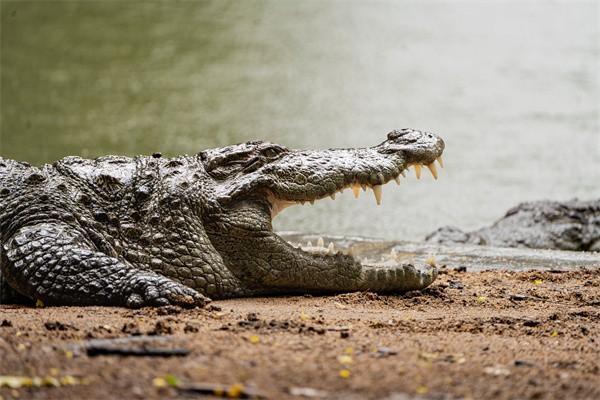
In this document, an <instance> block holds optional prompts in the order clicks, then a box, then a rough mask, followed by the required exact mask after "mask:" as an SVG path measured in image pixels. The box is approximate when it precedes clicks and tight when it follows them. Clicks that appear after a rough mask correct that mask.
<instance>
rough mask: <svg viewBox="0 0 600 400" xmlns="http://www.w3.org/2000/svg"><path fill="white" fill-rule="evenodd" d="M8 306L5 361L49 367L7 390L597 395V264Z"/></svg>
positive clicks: (0, 371) (17, 371)
mask: <svg viewBox="0 0 600 400" xmlns="http://www.w3.org/2000/svg"><path fill="white" fill-rule="evenodd" d="M0 307H1V308H0V360H1V361H0V375H18V376H24V377H39V380H34V381H32V382H30V383H28V382H25V383H26V384H27V385H33V387H20V388H9V387H2V388H0V396H2V397H3V398H4V399H12V398H20V399H23V398H33V399H42V398H44V399H45V398H62V399H75V398H140V399H142V398H161V397H162V398H164V397H175V396H181V397H184V396H185V397H186V398H187V397H190V398H200V397H201V396H203V395H204V394H203V393H206V390H208V391H209V392H210V391H211V390H213V389H216V390H219V389H221V390H222V392H223V393H225V394H227V393H229V394H231V395H243V394H250V395H255V396H257V395H260V396H263V397H265V398H270V399H281V398H302V396H305V398H311V397H312V398H331V399H342V398H343V399H348V398H350V399H352V398H356V399H362V398H373V399H375V398H378V399H379V398H387V399H411V398H423V399H458V398H473V399H477V398H497V399H510V398H531V399H540V398H543V399H546V398H548V399H550V398H556V399H559V398H560V399H562V398H582V399H583V398H588V399H591V398H598V397H599V396H600V389H598V388H599V387H600V385H599V383H600V366H599V361H598V360H599V359H600V350H599V348H600V346H599V343H600V342H599V341H600V334H599V332H600V276H599V274H598V273H597V272H594V271H580V272H558V271H555V272H536V271H530V272H505V271H487V272H473V273H471V272H467V273H464V272H458V271H455V270H443V273H442V274H441V276H440V278H439V279H438V281H436V283H435V284H434V285H433V286H432V287H430V288H429V289H427V290H425V291H424V292H422V293H408V294H405V295H402V296H379V295H376V294H372V293H355V294H342V295H338V296H331V297H303V296H295V297H277V298H250V299H236V300H229V301H219V302H215V303H213V304H212V305H211V306H210V307H209V308H207V309H197V310H180V309H178V308H171V307H170V308H162V309H142V310H127V309H120V308H100V307H88V308H79V307H60V308H38V309H35V308H24V307H17V306H7V305H4V306H0ZM106 339H109V340H106ZM112 339H118V340H116V341H115V340H112ZM98 349H100V350H98ZM153 352H154V353H153ZM144 353H146V355H143V354H144ZM12 383H13V386H19V384H15V382H12ZM21 383H23V382H21ZM27 385H25V386H27Z"/></svg>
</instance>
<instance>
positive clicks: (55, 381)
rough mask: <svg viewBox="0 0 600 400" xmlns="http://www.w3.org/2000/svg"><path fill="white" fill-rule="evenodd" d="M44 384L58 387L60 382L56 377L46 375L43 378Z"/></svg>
mask: <svg viewBox="0 0 600 400" xmlns="http://www.w3.org/2000/svg"><path fill="white" fill-rule="evenodd" d="M44 386H54V387H59V386H60V382H59V381H58V379H56V378H55V377H53V376H46V377H45V378H44Z"/></svg>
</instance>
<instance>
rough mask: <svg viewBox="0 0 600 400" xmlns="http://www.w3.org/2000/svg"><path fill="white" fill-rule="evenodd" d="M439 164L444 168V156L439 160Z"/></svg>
mask: <svg viewBox="0 0 600 400" xmlns="http://www.w3.org/2000/svg"><path fill="white" fill-rule="evenodd" d="M437 162H438V163H440V167H442V168H444V160H442V156H439V157H438V158H437Z"/></svg>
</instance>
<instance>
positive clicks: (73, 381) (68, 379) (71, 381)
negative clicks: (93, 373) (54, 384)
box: [60, 375, 79, 386]
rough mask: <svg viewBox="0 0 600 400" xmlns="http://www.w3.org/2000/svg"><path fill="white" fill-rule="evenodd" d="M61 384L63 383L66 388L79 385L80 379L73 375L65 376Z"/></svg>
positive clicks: (61, 379)
mask: <svg viewBox="0 0 600 400" xmlns="http://www.w3.org/2000/svg"><path fill="white" fill-rule="evenodd" d="M60 383H62V384H63V385H65V386H73V385H79V379H77V378H75V377H74V376H71V375H65V376H63V377H62V378H60Z"/></svg>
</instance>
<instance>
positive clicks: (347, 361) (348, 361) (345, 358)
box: [337, 355, 352, 365]
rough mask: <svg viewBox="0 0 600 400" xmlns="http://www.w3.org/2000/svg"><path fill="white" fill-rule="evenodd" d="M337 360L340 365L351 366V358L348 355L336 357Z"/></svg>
mask: <svg viewBox="0 0 600 400" xmlns="http://www.w3.org/2000/svg"><path fill="white" fill-rule="evenodd" d="M337 359H338V361H339V362H340V364H344V365H346V364H352V357H350V356H349V355H343V356H338V358H337Z"/></svg>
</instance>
